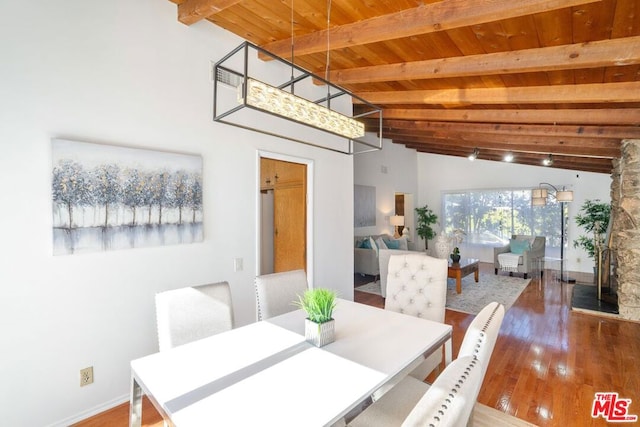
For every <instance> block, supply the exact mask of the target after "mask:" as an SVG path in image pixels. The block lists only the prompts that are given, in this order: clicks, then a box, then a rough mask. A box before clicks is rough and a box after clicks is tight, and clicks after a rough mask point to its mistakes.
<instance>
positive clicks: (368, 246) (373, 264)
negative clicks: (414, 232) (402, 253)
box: [353, 234, 408, 276]
mask: <svg viewBox="0 0 640 427" xmlns="http://www.w3.org/2000/svg"><path fill="white" fill-rule="evenodd" d="M385 242H387V243H385ZM387 244H389V246H387ZM379 249H392V250H393V249H398V250H407V249H408V243H407V239H406V238H405V237H401V238H399V239H395V238H393V236H391V235H389V234H377V235H371V236H355V237H354V239H353V264H354V266H353V271H354V272H355V273H359V274H368V275H370V276H379V275H380V265H379V263H378V250H379Z"/></svg>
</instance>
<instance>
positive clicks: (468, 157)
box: [467, 148, 480, 162]
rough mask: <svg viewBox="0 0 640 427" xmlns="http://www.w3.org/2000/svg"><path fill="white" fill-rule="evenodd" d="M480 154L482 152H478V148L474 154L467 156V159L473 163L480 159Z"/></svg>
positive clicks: (474, 150)
mask: <svg viewBox="0 0 640 427" xmlns="http://www.w3.org/2000/svg"><path fill="white" fill-rule="evenodd" d="M478 154H480V152H479V151H478V149H477V148H474V149H473V153H471V154H469V156H467V159H469V161H470V162H473V161H474V160H475V159H477V158H478Z"/></svg>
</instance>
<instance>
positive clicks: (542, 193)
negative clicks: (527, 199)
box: [531, 188, 548, 206]
mask: <svg viewBox="0 0 640 427" xmlns="http://www.w3.org/2000/svg"><path fill="white" fill-rule="evenodd" d="M547 194H548V193H547V189H546V188H534V189H533V190H531V198H532V199H546V198H547ZM544 204H545V205H546V202H545V203H544ZM535 206H540V205H535Z"/></svg>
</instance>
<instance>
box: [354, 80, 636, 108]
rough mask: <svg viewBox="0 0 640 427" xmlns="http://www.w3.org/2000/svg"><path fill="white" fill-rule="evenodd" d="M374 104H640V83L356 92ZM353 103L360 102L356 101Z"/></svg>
mask: <svg viewBox="0 0 640 427" xmlns="http://www.w3.org/2000/svg"><path fill="white" fill-rule="evenodd" d="M355 94H356V95H358V96H359V97H361V98H363V99H366V100H367V101H368V102H370V103H372V104H378V105H382V104H421V105H429V104H431V105H433V104H439V105H473V104H486V105H496V104H546V103H548V104H555V103H562V104H580V103H599V102H604V103H618V102H640V82H624V83H592V84H582V85H555V86H529V87H503V88H477V89H442V90H413V91H407V90H402V91H381V92H356V93H355ZM353 102H354V103H358V100H357V99H356V98H354V99H353Z"/></svg>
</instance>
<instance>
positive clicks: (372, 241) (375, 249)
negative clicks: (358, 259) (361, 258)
mask: <svg viewBox="0 0 640 427" xmlns="http://www.w3.org/2000/svg"><path fill="white" fill-rule="evenodd" d="M369 244H370V245H371V249H373V250H374V251H376V257H377V256H378V245H376V241H375V240H373V237H369Z"/></svg>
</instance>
